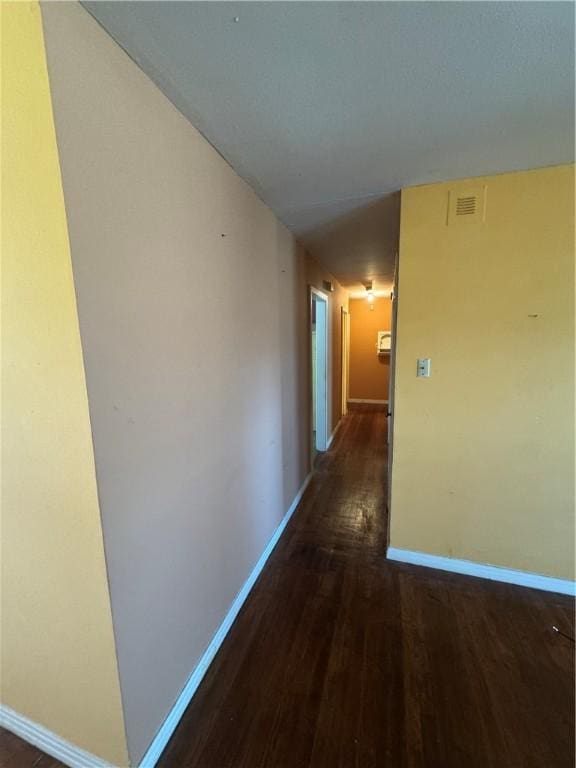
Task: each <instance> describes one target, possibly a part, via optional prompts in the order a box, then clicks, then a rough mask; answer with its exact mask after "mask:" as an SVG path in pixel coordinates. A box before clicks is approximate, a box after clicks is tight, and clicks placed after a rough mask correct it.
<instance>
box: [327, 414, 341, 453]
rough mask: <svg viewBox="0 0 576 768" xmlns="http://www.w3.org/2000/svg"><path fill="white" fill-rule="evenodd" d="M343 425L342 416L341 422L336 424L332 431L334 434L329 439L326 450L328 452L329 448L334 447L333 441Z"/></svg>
mask: <svg viewBox="0 0 576 768" xmlns="http://www.w3.org/2000/svg"><path fill="white" fill-rule="evenodd" d="M341 424H342V416H341V417H340V421H339V422H338V424H336V426H335V427H334V429H333V430H332V434H331V435H330V437H329V438H328V442H327V443H326V450H328V448H330V446H331V445H332V441H333V440H334V438H335V437H336V432H338V430H339V429H340V426H341Z"/></svg>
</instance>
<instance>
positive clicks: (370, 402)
mask: <svg viewBox="0 0 576 768" xmlns="http://www.w3.org/2000/svg"><path fill="white" fill-rule="evenodd" d="M348 402H349V403H367V404H368V405H388V400H364V399H362V398H359V397H349V398H348Z"/></svg>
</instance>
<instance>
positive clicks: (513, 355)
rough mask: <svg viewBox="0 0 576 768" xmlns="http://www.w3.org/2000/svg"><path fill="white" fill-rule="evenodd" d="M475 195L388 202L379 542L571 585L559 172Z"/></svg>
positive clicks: (568, 186)
mask: <svg viewBox="0 0 576 768" xmlns="http://www.w3.org/2000/svg"><path fill="white" fill-rule="evenodd" d="M478 185H479V186H483V185H486V191H487V197H486V216H485V221H484V222H483V223H482V222H481V223H472V222H470V223H468V224H461V225H455V226H448V225H447V203H448V193H449V190H452V189H454V190H456V191H458V190H462V191H466V190H467V189H468V188H469V187H470V180H468V181H466V180H464V181H458V182H455V181H454V182H447V183H442V184H433V185H429V186H422V187H415V188H411V189H406V190H404V191H403V193H402V216H401V236H400V272H399V277H400V281H399V304H398V337H397V343H398V347H397V368H396V404H395V405H396V408H395V424H394V466H393V475H392V520H391V545H392V546H394V547H400V548H404V549H409V550H416V551H421V552H427V553H433V554H436V555H442V556H446V557H454V558H462V559H468V560H473V561H478V562H482V563H492V564H495V565H498V566H504V567H508V568H513V569H518V570H525V571H531V572H536V573H541V574H546V575H550V576H554V577H558V578H565V579H573V578H574V435H573V433H574V167H573V166H559V167H554V168H545V169H542V170H536V171H528V172H522V173H512V174H503V175H500V176H491V177H486V178H483V179H475V180H473V186H478ZM418 357H430V358H431V361H432V364H431V365H432V376H431V378H429V379H425V378H417V377H416V359H417V358H418Z"/></svg>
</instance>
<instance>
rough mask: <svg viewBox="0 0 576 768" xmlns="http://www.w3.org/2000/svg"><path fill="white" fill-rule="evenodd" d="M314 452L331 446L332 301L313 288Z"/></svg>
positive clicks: (311, 331)
mask: <svg viewBox="0 0 576 768" xmlns="http://www.w3.org/2000/svg"><path fill="white" fill-rule="evenodd" d="M310 347H311V352H312V354H311V372H312V451H313V456H314V455H315V453H316V451H325V450H326V449H327V445H328V297H327V296H326V294H324V293H322V292H321V291H318V290H316V288H310Z"/></svg>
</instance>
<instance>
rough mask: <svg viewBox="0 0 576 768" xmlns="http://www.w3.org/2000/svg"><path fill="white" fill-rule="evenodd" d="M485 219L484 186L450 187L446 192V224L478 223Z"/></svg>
mask: <svg viewBox="0 0 576 768" xmlns="http://www.w3.org/2000/svg"><path fill="white" fill-rule="evenodd" d="M485 219H486V187H468V188H462V189H451V190H450V192H449V194H448V217H447V220H446V223H447V224H448V226H452V225H454V224H470V223H472V222H475V223H480V222H483V221H485Z"/></svg>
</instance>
